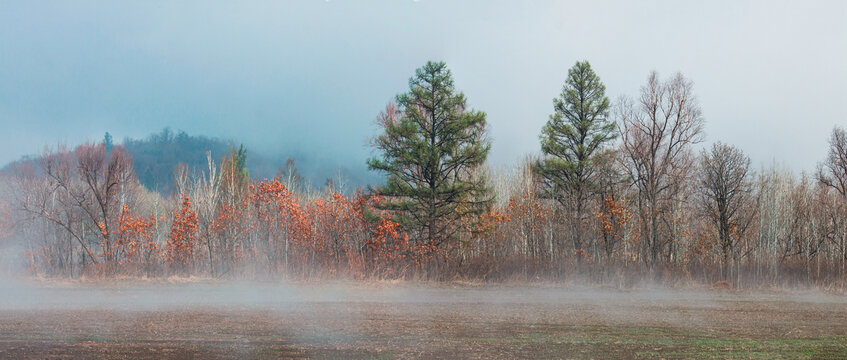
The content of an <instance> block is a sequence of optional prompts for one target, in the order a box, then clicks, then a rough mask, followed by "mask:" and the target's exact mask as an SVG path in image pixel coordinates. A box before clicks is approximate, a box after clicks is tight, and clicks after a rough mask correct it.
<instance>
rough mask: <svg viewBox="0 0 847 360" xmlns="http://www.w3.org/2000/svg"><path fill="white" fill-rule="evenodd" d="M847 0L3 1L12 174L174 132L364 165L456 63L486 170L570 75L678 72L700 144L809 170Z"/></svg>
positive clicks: (527, 142) (526, 149)
mask: <svg viewBox="0 0 847 360" xmlns="http://www.w3.org/2000/svg"><path fill="white" fill-rule="evenodd" d="M845 19H847V2H844V1H831V2H813V1H802V2H801V1H796V2H778V1H761V2H744V1H723V2H721V1H709V2H705V1H700V2H681V1H638V2H630V1H620V2H618V1H591V2H585V1H582V2H547V1H531V2H518V1H514V2H497V1H479V2H456V1H433V0H420V1H400V0H397V1H381V2H377V1H361V2H359V1H340V0H330V1H305V0H304V1H296V2H295V1H290V2H282V1H268V2H250V3H242V2H220V3H213V2H208V1H202V2H187V1H176V2H164V1H162V2H152V1H151V2H148V1H136V2H125V1H123V2H107V1H102V2H83V1H73V2H71V1H57V2H49V1H38V2H32V1H3V2H0V124H2V127H0V131H2V132H0V134H2V135H0V140H2V141H0V163H6V162H8V161H11V160H15V159H17V158H19V157H20V156H22V155H24V154H32V153H38V152H40V151H41V150H42V149H43V147H44V146H45V145H49V144H56V143H57V142H64V143H69V144H76V143H79V142H82V141H85V140H99V139H102V136H103V133H104V132H106V131H109V132H110V133H111V134H112V135H113V136H114V138H115V139H117V140H120V139H123V138H124V137H126V136H129V137H144V136H147V135H148V134H150V133H151V132H154V131H158V130H160V129H161V128H163V127H165V126H170V127H171V128H173V129H175V130H177V129H181V130H185V131H187V132H188V133H189V134H198V135H207V136H213V137H221V138H235V139H237V140H240V141H243V142H245V143H247V144H248V145H249V146H251V147H252V148H253V149H256V150H259V151H267V152H270V151H274V152H285V151H291V150H295V149H296V150H300V151H302V152H313V153H315V154H320V155H321V156H330V155H331V156H334V157H336V158H337V159H338V160H339V161H341V162H343V163H346V164H349V166H350V167H351V168H355V167H356V166H360V167H361V168H364V167H365V165H364V159H365V158H366V157H367V156H368V155H369V154H370V150H369V149H368V148H366V147H365V141H366V139H367V137H369V136H372V135H374V134H375V133H376V131H377V129H376V127H375V125H373V119H374V117H375V116H376V114H377V113H378V112H379V111H380V110H381V109H382V108H383V107H384V105H385V104H386V102H388V101H389V100H391V99H392V98H393V96H394V95H395V94H397V93H398V92H403V91H405V90H406V89H407V88H408V78H409V77H410V76H412V75H413V73H414V70H415V68H418V67H420V66H422V65H423V64H424V63H425V62H426V61H427V60H443V61H446V62H447V65H448V67H449V68H450V69H451V70H452V71H453V74H454V77H455V80H456V86H457V88H458V89H460V90H462V91H463V92H464V93H465V95H466V96H467V98H468V101H469V104H470V105H471V106H472V107H473V108H476V109H479V110H483V111H485V112H487V114H488V121H489V124H490V129H491V137H492V139H493V141H494V143H493V149H492V153H491V157H490V159H491V160H492V162H494V163H509V162H514V161H517V160H519V159H521V158H523V157H524V156H525V155H526V154H528V153H531V152H537V151H538V149H539V145H538V134H539V132H540V129H541V126H542V125H543V124H544V122H545V121H546V120H547V118H548V115H549V114H550V112H551V111H552V99H553V97H555V96H557V95H558V93H559V91H560V90H561V86H562V83H563V82H564V80H565V75H566V74H567V69H568V68H569V67H570V66H572V65H573V64H574V63H575V62H576V61H578V60H588V61H590V62H591V64H592V66H593V67H594V69H595V71H596V72H597V73H598V74H599V75H600V77H601V79H602V80H603V81H604V82H605V84H606V86H607V94H608V95H609V97H610V98H611V99H612V100H614V99H616V98H617V97H618V96H620V95H629V96H636V95H637V92H638V89H639V87H640V86H641V85H642V84H644V83H645V81H646V78H647V75H648V73H649V72H650V71H651V70H657V71H658V72H659V73H660V74H661V75H662V76H670V75H671V74H672V73H674V72H676V71H681V72H682V73H683V74H685V75H686V76H687V77H689V78H690V79H692V80H693V81H694V83H695V87H694V91H695V93H696V94H697V96H698V98H699V101H700V103H701V105H702V108H703V113H704V116H705V119H706V132H707V134H706V139H707V140H706V142H705V143H704V145H707V144H711V143H712V142H714V141H715V140H721V141H724V142H727V143H731V144H735V145H738V146H739V147H741V148H742V149H743V150H744V151H746V152H747V153H748V154H750V156H751V157H752V159H753V162H754V164H755V165H756V167H758V166H760V165H762V164H770V163H771V162H772V161H774V160H776V161H779V162H784V163H785V164H787V165H788V166H790V167H791V168H793V169H795V170H798V171H800V170H806V171H812V170H814V168H815V164H816V163H817V162H818V161H820V160H822V158H823V157H824V155H825V153H826V141H827V138H828V134H829V132H830V130H831V129H832V127H833V126H834V125H836V124H838V125H840V126H845V125H847V107H845V104H844V102H845V100H847V96H845V95H847V90H845V88H844V84H845V83H847V40H845V39H847V25H845V23H847V21H845Z"/></svg>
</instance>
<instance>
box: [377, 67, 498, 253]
mask: <svg viewBox="0 0 847 360" xmlns="http://www.w3.org/2000/svg"><path fill="white" fill-rule="evenodd" d="M396 101H397V104H398V105H399V106H398V107H397V108H395V107H394V106H393V105H389V106H388V108H387V109H386V112H384V113H382V114H381V115H380V117H379V119H378V122H379V125H380V126H381V127H382V128H383V131H384V132H383V133H382V134H381V135H379V136H377V137H376V138H375V139H373V144H372V145H373V146H374V147H375V148H376V149H377V150H378V152H379V153H380V156H379V157H375V158H371V159H368V167H369V169H371V170H378V171H382V172H385V173H386V174H387V180H386V183H385V184H384V185H383V186H380V187H378V188H377V189H376V191H377V192H378V193H379V194H380V195H382V196H384V197H385V199H386V201H385V202H384V204H382V207H383V208H385V209H388V210H391V211H393V212H394V214H395V219H396V220H397V221H398V222H400V223H401V224H402V225H403V226H404V227H406V229H408V230H409V231H410V232H412V233H413V234H414V232H417V233H418V234H419V236H420V238H421V239H424V240H426V241H428V242H429V244H432V245H435V246H440V245H441V244H443V243H444V242H445V241H448V240H450V239H452V238H453V237H454V235H455V234H456V231H457V230H458V222H459V221H460V220H462V219H467V217H468V216H473V215H475V214H479V213H481V212H482V211H484V210H485V209H486V207H487V206H488V205H489V204H490V202H491V200H492V198H491V197H490V195H489V194H490V190H489V187H488V185H487V182H486V177H485V176H484V174H482V173H481V166H482V165H483V164H484V163H485V159H486V157H487V156H488V152H489V150H490V149H491V145H490V143H489V141H488V139H487V138H486V121H485V113H484V112H481V111H474V110H468V109H467V108H466V101H465V96H464V94H462V93H461V92H459V93H457V92H456V89H455V88H454V86H453V78H452V75H451V73H450V70H448V69H447V66H446V65H445V64H444V63H443V62H427V63H426V65H424V67H422V68H419V69H417V70H416V71H415V76H414V77H412V78H411V79H409V92H408V93H405V94H399V95H397V97H396Z"/></svg>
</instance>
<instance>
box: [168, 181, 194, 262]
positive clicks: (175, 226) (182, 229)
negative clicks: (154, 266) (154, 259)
mask: <svg viewBox="0 0 847 360" xmlns="http://www.w3.org/2000/svg"><path fill="white" fill-rule="evenodd" d="M196 237H197V215H196V214H194V211H192V210H191V200H190V199H189V197H188V196H185V197H184V198H183V199H182V205H181V206H180V208H179V210H177V212H175V213H174V215H173V222H172V223H171V231H170V233H169V234H168V253H167V254H168V260H170V261H171V263H173V264H175V265H177V266H179V267H182V268H183V269H184V268H185V267H186V266H187V265H188V264H189V262H190V261H191V258H192V255H193V252H194V246H195V240H196Z"/></svg>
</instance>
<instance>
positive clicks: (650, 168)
mask: <svg viewBox="0 0 847 360" xmlns="http://www.w3.org/2000/svg"><path fill="white" fill-rule="evenodd" d="M616 116H617V120H618V126H619V130H620V133H621V139H622V144H621V146H622V153H623V158H624V166H623V167H624V168H625V169H626V171H627V173H628V175H629V178H630V181H631V182H632V185H633V186H634V187H635V188H636V189H637V191H638V215H639V218H640V221H641V234H642V235H641V236H642V237H643V240H644V246H645V261H647V262H648V263H649V264H651V265H653V264H655V262H656V260H657V258H658V255H659V254H660V252H661V251H662V250H663V249H664V248H665V246H667V245H669V244H670V243H671V242H672V241H673V240H674V239H673V237H672V236H664V237H663V236H661V234H660V228H661V224H660V222H661V221H662V220H663V217H664V216H665V215H667V214H668V213H670V212H671V211H672V209H673V206H674V203H675V202H676V201H678V200H679V199H678V195H679V194H680V191H681V190H682V186H683V185H684V184H685V181H684V180H685V179H687V178H689V177H690V174H691V172H692V171H691V170H692V169H693V166H694V157H693V156H692V152H691V145H692V144H696V143H698V142H700V141H701V140H702V133H703V117H702V114H701V110H700V106H699V104H698V103H697V99H696V98H695V96H694V93H693V83H692V82H691V81H690V80H688V79H686V78H685V77H683V76H682V74H679V73H678V74H676V75H675V76H674V77H673V78H671V79H670V80H668V81H665V82H661V81H660V80H659V75H658V74H657V73H656V72H652V73H651V74H650V76H649V77H648V79H647V85H645V86H643V87H642V88H641V97H640V99H639V101H638V103H637V104H633V102H632V101H631V100H629V99H626V98H623V99H621V101H619V103H618V106H617V109H616Z"/></svg>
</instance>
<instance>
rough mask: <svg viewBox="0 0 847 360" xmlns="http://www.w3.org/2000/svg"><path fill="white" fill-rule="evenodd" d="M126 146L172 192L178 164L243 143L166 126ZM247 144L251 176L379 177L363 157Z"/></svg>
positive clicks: (144, 176)
mask: <svg viewBox="0 0 847 360" xmlns="http://www.w3.org/2000/svg"><path fill="white" fill-rule="evenodd" d="M122 144H123V145H124V146H125V147H126V150H127V152H128V153H129V155H130V156H131V157H132V160H133V166H134V167H135V172H136V175H137V176H138V180H139V182H141V184H142V185H144V186H145V187H147V188H148V189H150V190H154V191H158V192H160V193H162V194H164V195H168V194H170V192H171V191H172V190H173V188H174V177H173V173H174V169H175V168H176V166H177V165H178V164H179V163H185V164H187V165H188V167H189V168H190V169H192V171H205V170H206V169H207V168H208V165H207V161H206V152H207V151H211V154H212V159H213V160H214V161H215V163H217V164H219V163H220V160H221V158H223V157H224V156H225V155H226V154H227V153H229V151H230V149H231V148H233V147H238V146H239V145H241V143H240V142H238V140H224V139H219V138H213V137H206V136H202V135H189V134H187V133H186V132H184V131H177V132H175V131H172V130H170V129H168V128H165V129H162V130H161V131H159V132H156V133H153V134H151V135H149V136H148V137H146V138H143V139H132V138H125V139H124V140H123V143H122ZM244 145H245V147H246V148H247V169H248V171H249V172H250V176H251V177H253V178H272V177H274V176H276V175H277V174H281V173H287V169H288V166H289V165H292V164H293V166H294V168H295V169H296V172H297V174H298V175H299V176H300V179H301V181H302V183H303V184H310V185H311V186H314V187H318V188H320V187H322V186H324V184H326V182H327V180H328V179H332V180H333V181H336V182H337V181H338V178H339V177H340V178H341V180H342V181H343V182H344V187H345V190H347V191H353V190H355V189H356V188H358V187H362V186H366V185H368V184H371V183H374V182H375V181H378V178H377V176H376V174H373V173H371V172H368V171H367V169H366V165H365V162H364V159H362V162H361V163H360V164H342V163H340V162H339V161H334V160H332V159H325V158H321V157H319V156H316V155H315V154H312V153H309V152H305V151H298V152H291V153H285V154H274V155H273V156H270V155H268V154H263V153H260V152H257V151H253V150H252V149H251V147H250V144H244ZM36 160H37V157H33V156H27V157H24V158H23V159H21V160H18V161H16V162H15V163H23V162H31V161H36ZM292 160H293V163H292ZM13 164H14V163H13ZM13 164H9V165H6V166H5V167H4V169H3V171H4V172H5V171H10V170H11V169H12V167H13V166H12V165H13Z"/></svg>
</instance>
